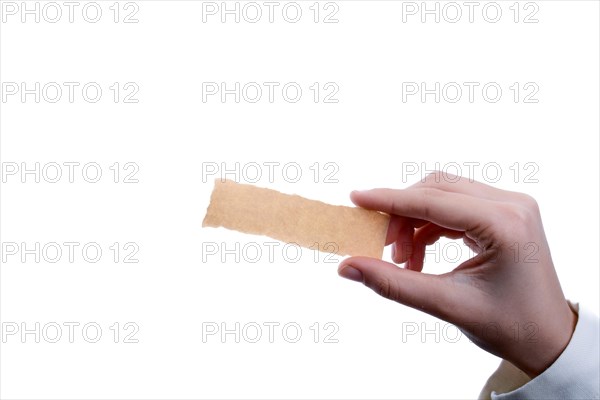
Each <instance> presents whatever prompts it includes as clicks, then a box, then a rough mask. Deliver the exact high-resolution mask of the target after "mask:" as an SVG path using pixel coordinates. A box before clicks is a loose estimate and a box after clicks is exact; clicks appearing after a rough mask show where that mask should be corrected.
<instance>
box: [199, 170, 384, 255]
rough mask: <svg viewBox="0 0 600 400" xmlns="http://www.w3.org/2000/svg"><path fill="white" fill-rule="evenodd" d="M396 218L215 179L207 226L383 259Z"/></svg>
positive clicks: (321, 249)
mask: <svg viewBox="0 0 600 400" xmlns="http://www.w3.org/2000/svg"><path fill="white" fill-rule="evenodd" d="M389 221H390V217H389V215H387V214H383V213H380V212H377V211H371V210H365V209H363V208H356V207H346V206H334V205H331V204H326V203H323V202H320V201H316V200H309V199H306V198H304V197H300V196H297V195H289V194H284V193H280V192H277V191H275V190H272V189H265V188H260V187H256V186H253V185H246V184H240V183H236V182H233V181H229V180H226V181H221V180H219V179H217V180H216V181H215V187H214V190H213V192H212V195H211V198H210V204H209V206H208V210H207V212H206V216H205V217H204V221H203V222H202V226H203V227H207V226H208V227H214V228H217V227H225V228H227V229H233V230H236V231H240V232H244V233H250V234H254V235H265V236H269V237H271V238H273V239H276V240H280V241H282V242H287V243H297V244H299V245H300V246H302V247H307V248H312V249H317V247H318V249H319V250H320V251H323V252H326V253H336V254H338V255H352V256H368V257H375V258H381V256H382V255H383V247H384V246H385V238H386V235H387V229H388V224H389Z"/></svg>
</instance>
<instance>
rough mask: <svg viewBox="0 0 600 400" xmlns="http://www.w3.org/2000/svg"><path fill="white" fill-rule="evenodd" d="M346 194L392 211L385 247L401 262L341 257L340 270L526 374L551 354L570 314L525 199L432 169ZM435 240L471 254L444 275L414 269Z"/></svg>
mask: <svg viewBox="0 0 600 400" xmlns="http://www.w3.org/2000/svg"><path fill="white" fill-rule="evenodd" d="M351 198H352V201H353V202H354V203H355V204H356V205H357V206H360V207H363V208H367V209H371V210H379V211H383V212H386V213H388V214H390V215H391V216H392V217H391V220H390V225H389V228H388V233H387V240H386V245H389V244H392V246H393V247H392V259H393V261H394V262H395V263H406V264H405V268H404V269H403V268H399V267H398V266H396V265H394V264H392V263H388V262H385V261H382V260H378V259H374V258H368V257H350V258H347V259H345V260H343V261H342V262H341V263H340V266H339V269H338V272H339V274H340V275H341V276H343V277H345V278H348V279H352V280H356V281H360V282H363V283H364V284H365V285H366V286H368V287H370V288H371V289H373V290H374V291H375V292H377V293H378V294H380V295H381V296H384V297H386V298H388V299H391V300H394V301H397V302H399V303H401V304H404V305H407V306H409V307H413V308H415V309H418V310H421V311H424V312H426V313H428V314H431V315H433V316H435V317H438V318H440V319H443V320H445V321H448V322H450V323H452V324H454V325H456V326H457V327H458V328H459V329H461V331H462V332H463V333H465V335H467V336H468V337H469V339H470V340H471V341H473V342H474V343H475V344H476V345H477V346H479V347H481V348H482V349H484V350H486V351H488V352H490V353H492V354H495V355H497V356H499V357H502V358H503V359H505V360H508V361H510V362H512V363H513V364H514V365H515V366H517V367H518V368H519V369H521V370H522V371H524V372H525V373H527V374H528V375H529V376H530V377H532V378H533V377H535V376H537V375H539V374H540V373H542V372H543V371H544V370H545V369H546V368H548V367H549V366H550V365H552V363H553V362H554V361H555V360H556V359H557V358H558V356H560V354H561V353H562V351H563V350H564V349H565V347H566V346H567V344H568V343H569V341H570V339H571V335H572V334H573V331H574V329H575V324H576V320H577V316H576V315H575V314H574V313H573V311H572V310H571V308H570V307H569V305H568V303H567V301H566V299H565V296H564V294H563V292H562V289H561V287H560V283H559V281H558V277H557V275H556V271H555V270H554V265H553V263H552V258H551V255H550V249H549V247H548V243H547V241H546V237H545V234H544V228H543V226H542V220H541V216H540V212H539V208H538V205H537V203H536V201H535V200H534V199H533V198H532V197H530V196H528V195H525V194H522V193H517V192H510V191H505V190H500V189H497V188H493V187H491V186H488V185H485V184H482V183H480V182H475V181H470V180H468V179H466V178H458V177H455V176H453V175H449V174H445V173H440V172H437V173H433V174H430V175H428V176H427V177H426V179H425V180H424V181H423V182H419V183H417V184H415V185H413V186H411V187H409V188H407V189H404V190H394V189H373V190H367V191H361V192H352V194H351ZM441 237H449V238H452V239H459V238H462V239H463V241H464V243H465V244H466V245H467V246H468V247H469V248H471V249H472V250H473V251H474V252H475V253H476V255H475V256H474V257H473V258H471V259H469V260H467V261H465V262H464V263H462V264H460V265H459V266H458V267H456V268H455V269H454V270H453V271H451V272H448V273H444V274H439V275H437V274H427V273H423V272H421V271H422V269H423V261H424V256H425V248H426V246H427V245H430V244H433V243H435V242H436V241H437V240H439V239H440V238H441ZM490 326H493V327H494V329H491V330H490V329H489V327H490ZM515 329H517V331H515ZM517 332H518V333H519V334H518V335H517V334H516V333H517Z"/></svg>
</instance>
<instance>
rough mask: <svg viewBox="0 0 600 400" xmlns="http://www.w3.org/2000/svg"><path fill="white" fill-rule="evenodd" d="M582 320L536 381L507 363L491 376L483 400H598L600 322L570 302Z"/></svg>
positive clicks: (483, 392)
mask: <svg viewBox="0 0 600 400" xmlns="http://www.w3.org/2000/svg"><path fill="white" fill-rule="evenodd" d="M570 305H571V307H572V308H573V309H574V311H576V312H578V314H579V318H578V320H577V325H576V327H575V331H574V332H573V336H572V337H571V341H570V342H569V344H568V345H567V347H566V348H565V350H564V351H563V352H562V354H561V355H560V356H559V357H558V359H557V360H556V361H554V363H553V364H552V365H551V366H550V367H548V369H546V370H545V371H544V372H543V373H541V374H540V375H538V376H537V377H536V378H535V379H533V380H530V379H529V378H528V377H527V375H525V374H524V373H523V372H522V371H520V370H519V369H517V368H516V367H515V366H513V365H512V364H510V363H509V362H507V361H502V363H501V364H500V367H499V368H498V370H497V371H496V372H495V373H494V374H493V375H492V376H491V377H490V379H489V380H488V382H487V385H486V387H485V388H484V389H483V391H482V392H481V394H480V398H488V399H489V398H491V399H492V400H513V399H599V398H600V366H599V364H600V353H599V340H600V336H599V319H598V317H597V316H595V315H593V314H591V313H589V312H588V311H586V310H583V309H580V307H579V306H578V305H577V304H572V303H570Z"/></svg>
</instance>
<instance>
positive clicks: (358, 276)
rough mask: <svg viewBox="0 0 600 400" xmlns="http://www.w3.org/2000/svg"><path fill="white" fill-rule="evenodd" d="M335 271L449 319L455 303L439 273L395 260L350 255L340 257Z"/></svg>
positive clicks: (382, 292)
mask: <svg viewBox="0 0 600 400" xmlns="http://www.w3.org/2000/svg"><path fill="white" fill-rule="evenodd" d="M338 274H339V275H340V276H341V277H344V278H347V279H350V280H353V281H357V282H362V283H364V284H365V286H367V287H369V288H371V289H373V291H375V292H376V293H377V294H379V295H380V296H383V297H385V298H388V299H390V300H394V301H397V302H398V303H401V304H404V305H406V306H409V307H412V308H416V309H418V310H420V311H424V312H426V313H428V314H431V315H434V316H436V317H439V318H442V319H445V320H448V319H450V320H451V319H453V318H452V317H451V315H450V314H451V313H452V311H453V309H454V310H455V307H454V305H453V304H452V302H451V301H452V298H451V296H450V293H448V290H447V289H448V287H446V285H445V282H444V280H443V278H442V276H441V275H433V274H425V273H422V272H417V271H412V270H409V269H403V268H399V267H398V266H396V265H395V264H391V263H389V262H385V261H382V260H379V259H376V258H370V257H350V258H347V259H345V260H343V261H342V262H341V263H340V266H339V268H338ZM445 289H446V290H445ZM449 313H450V314H449Z"/></svg>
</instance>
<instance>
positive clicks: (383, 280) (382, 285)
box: [368, 276, 395, 300]
mask: <svg viewBox="0 0 600 400" xmlns="http://www.w3.org/2000/svg"><path fill="white" fill-rule="evenodd" d="M368 286H369V287H370V288H371V289H373V291H374V292H375V293H377V294H378V295H380V296H382V297H385V298H387V299H391V300H394V293H395V290H394V284H393V283H392V281H391V279H389V278H388V277H385V276H382V277H377V278H375V279H374V280H373V281H371V282H369V284H368Z"/></svg>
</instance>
